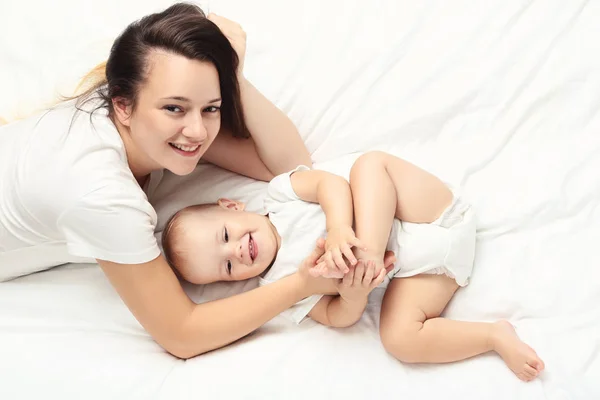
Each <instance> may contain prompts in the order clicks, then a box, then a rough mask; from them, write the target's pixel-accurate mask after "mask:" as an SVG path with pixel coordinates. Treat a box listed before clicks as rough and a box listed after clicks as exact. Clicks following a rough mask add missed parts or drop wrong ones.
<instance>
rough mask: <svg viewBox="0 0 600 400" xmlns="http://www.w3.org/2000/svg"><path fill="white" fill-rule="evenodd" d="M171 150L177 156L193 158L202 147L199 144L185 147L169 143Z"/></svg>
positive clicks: (185, 145)
mask: <svg viewBox="0 0 600 400" xmlns="http://www.w3.org/2000/svg"><path fill="white" fill-rule="evenodd" d="M169 145H170V146H171V148H172V149H173V150H174V151H175V152H176V153H177V154H179V155H182V156H184V157H193V156H195V155H196V154H198V152H200V148H201V147H202V146H201V145H199V144H196V145H187V144H179V143H169Z"/></svg>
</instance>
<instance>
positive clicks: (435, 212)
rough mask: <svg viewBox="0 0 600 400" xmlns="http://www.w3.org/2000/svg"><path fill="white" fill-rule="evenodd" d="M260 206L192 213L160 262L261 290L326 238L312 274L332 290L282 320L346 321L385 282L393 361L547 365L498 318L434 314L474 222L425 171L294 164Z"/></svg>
mask: <svg viewBox="0 0 600 400" xmlns="http://www.w3.org/2000/svg"><path fill="white" fill-rule="evenodd" d="M265 211H266V215H260V214H256V213H249V212H246V211H244V204H242V203H240V202H238V201H234V200H229V199H220V200H219V201H218V204H211V205H198V206H192V207H188V208H186V209H184V210H182V211H180V212H179V213H177V214H175V216H174V217H173V218H172V219H171V220H170V221H169V223H168V224H167V228H166V229H165V232H164V233H163V248H164V250H165V254H166V256H167V259H168V260H169V262H170V263H171V265H172V266H173V268H174V269H175V270H176V271H178V273H179V274H180V275H181V276H182V277H183V278H184V279H186V280H188V281H190V282H192V283H197V284H204V283H210V282H216V281H234V280H235V281H237V280H243V279H249V278H252V277H256V276H259V277H260V279H259V281H260V284H261V285H264V284H268V283H270V282H273V281H275V280H278V279H281V278H283V277H285V276H287V275H289V274H292V273H294V272H295V271H296V270H297V268H298V265H299V263H300V262H301V260H303V259H304V258H305V257H306V255H308V254H310V253H311V251H312V249H313V247H314V243H315V241H317V240H319V238H322V237H325V236H326V240H325V241H324V243H322V245H323V246H325V249H324V250H325V253H324V255H323V256H322V257H321V258H320V260H319V261H317V263H316V264H315V266H314V267H313V268H312V269H311V274H312V275H313V276H322V277H329V278H332V279H337V285H336V288H337V293H336V294H334V295H325V296H312V297H309V298H306V299H304V300H303V301H301V302H300V303H298V304H296V305H295V306H294V307H292V308H290V309H289V310H288V311H286V312H285V313H284V314H285V315H286V316H287V317H289V318H291V319H292V320H293V321H295V322H296V323H299V322H301V321H302V320H303V319H304V318H306V317H307V316H308V317H310V318H312V319H313V320H315V321H317V322H320V323H322V324H325V325H328V326H333V327H346V326H350V325H352V324H354V323H355V322H356V321H358V320H359V319H360V317H361V315H362V313H363V311H364V309H365V307H366V304H367V301H368V295H369V293H370V292H371V291H372V290H373V289H374V288H375V287H377V286H381V287H384V288H386V289H385V290H386V292H385V296H384V299H383V303H382V307H381V319H380V336H381V339H382V342H383V345H384V347H385V349H386V350H387V351H388V352H389V353H391V354H392V355H393V356H395V357H396V358H397V359H399V360H400V361H403V362H409V363H446V362H453V361H458V360H462V359H466V358H469V357H473V356H476V355H479V354H483V353H486V352H488V351H495V352H497V353H498V354H499V355H500V356H501V357H502V359H503V360H504V361H505V363H506V364H507V366H508V367H509V368H510V369H511V370H512V371H513V372H514V373H515V374H516V375H517V376H518V377H519V378H520V379H522V380H524V381H529V380H532V379H534V378H535V377H537V376H538V375H539V373H540V372H542V370H543V369H544V363H543V362H542V360H541V359H540V358H539V357H538V355H537V354H536V352H535V351H534V350H533V349H532V348H531V347H529V346H528V345H526V344H525V343H523V342H522V341H521V340H520V339H519V337H518V336H517V334H516V332H515V330H514V328H513V326H512V325H511V324H510V323H508V322H506V321H498V322H495V323H484V322H466V321H453V320H449V319H445V318H440V315H441V313H442V311H443V310H444V308H445V307H446V305H447V304H448V302H449V301H450V299H451V298H452V297H453V295H454V293H455V292H456V290H457V289H458V288H459V287H461V286H465V285H467V284H468V280H469V277H470V275H471V272H472V269H473V261H474V256H475V241H476V226H475V216H474V213H473V210H472V209H471V207H470V205H469V204H468V203H466V202H465V201H464V200H463V199H462V198H461V197H460V196H459V195H458V194H456V193H455V192H453V191H452V190H450V189H449V188H448V187H447V186H446V185H444V184H443V183H442V182H441V181H440V180H439V179H438V178H437V177H435V176H433V175H431V174H430V173H428V172H426V171H424V170H422V169H420V168H418V167H417V166H415V165H413V164H411V163H409V162H407V161H405V160H402V159H399V158H397V157H394V156H392V155H389V154H386V153H383V152H370V153H366V154H363V155H362V156H361V157H359V158H358V159H357V161H356V162H355V163H354V165H353V166H352V169H351V171H350V182H349V183H348V182H347V181H346V180H345V179H343V178H341V177H339V176H337V175H333V174H330V173H327V172H325V171H318V170H310V169H309V168H307V167H303V166H301V167H298V168H296V169H295V170H294V171H291V172H289V173H286V174H282V175H279V176H277V177H276V178H274V179H273V180H272V181H271V182H270V183H269V185H268V193H267V197H266V199H265ZM320 240H321V241H322V239H320ZM386 250H387V252H386Z"/></svg>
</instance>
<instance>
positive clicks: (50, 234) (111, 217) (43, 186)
mask: <svg viewBox="0 0 600 400" xmlns="http://www.w3.org/2000/svg"><path fill="white" fill-rule="evenodd" d="M94 105H95V102H94V101H92V102H90V104H88V106H87V107H86V108H87V109H93V108H95V107H93V106H94ZM75 111H76V109H75V106H74V104H73V102H70V103H66V104H63V105H60V106H57V107H55V108H53V109H52V110H50V111H47V112H44V113H42V114H38V115H36V116H34V117H30V118H27V119H24V120H21V121H17V122H14V123H12V124H9V125H5V126H2V127H0V281H2V280H7V279H11V278H14V277H17V276H22V275H26V274H29V273H32V272H36V271H40V270H44V269H47V268H51V267H54V266H57V265H60V264H64V263H68V262H93V261H94V259H101V260H107V261H112V262H116V263H122V264H139V263H144V262H148V261H151V260H153V259H155V258H156V257H158V255H159V254H160V250H159V248H158V245H157V243H156V239H155V237H154V228H155V226H156V221H157V217H156V213H155V211H154V209H153V208H152V206H151V205H150V203H149V202H148V197H147V195H146V193H145V192H144V190H142V188H140V186H139V185H138V183H137V181H136V180H135V178H134V176H133V174H132V172H131V170H130V169H129V166H128V164H127V154H126V152H125V147H124V145H123V142H122V140H121V137H120V136H119V133H118V131H117V130H116V128H115V126H114V124H113V123H112V122H111V121H110V119H109V118H108V113H107V110H106V109H104V108H101V109H98V110H96V111H95V112H94V113H92V114H90V113H88V112H82V111H79V112H77V113H76V112H75ZM157 178H158V176H156V175H155V176H152V177H151V179H150V182H149V187H148V189H150V190H151V189H152V187H153V186H155V184H156V179H157ZM158 179H159V178H158Z"/></svg>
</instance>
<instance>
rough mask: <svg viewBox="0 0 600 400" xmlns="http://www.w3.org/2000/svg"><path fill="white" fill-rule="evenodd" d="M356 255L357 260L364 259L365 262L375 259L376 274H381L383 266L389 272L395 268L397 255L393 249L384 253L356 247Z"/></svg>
mask: <svg viewBox="0 0 600 400" xmlns="http://www.w3.org/2000/svg"><path fill="white" fill-rule="evenodd" d="M354 256H355V257H356V259H357V260H362V261H364V262H365V263H366V262H367V261H373V262H374V263H375V274H376V276H377V275H378V274H379V272H380V271H381V269H382V268H385V269H386V270H387V272H389V271H391V270H392V269H393V268H394V263H395V262H396V255H395V254H394V252H393V251H389V250H388V251H386V252H385V253H384V254H380V253H376V252H372V251H368V250H367V251H364V250H360V249H354Z"/></svg>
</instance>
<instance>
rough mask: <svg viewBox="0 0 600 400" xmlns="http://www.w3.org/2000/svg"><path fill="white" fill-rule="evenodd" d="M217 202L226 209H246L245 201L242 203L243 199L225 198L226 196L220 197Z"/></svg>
mask: <svg viewBox="0 0 600 400" xmlns="http://www.w3.org/2000/svg"><path fill="white" fill-rule="evenodd" d="M217 204H218V205H220V206H221V207H223V208H224V209H226V210H233V211H244V209H245V208H246V205H245V204H244V203H242V202H241V201H236V200H231V199H225V198H221V199H219V200H218V201H217Z"/></svg>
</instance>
